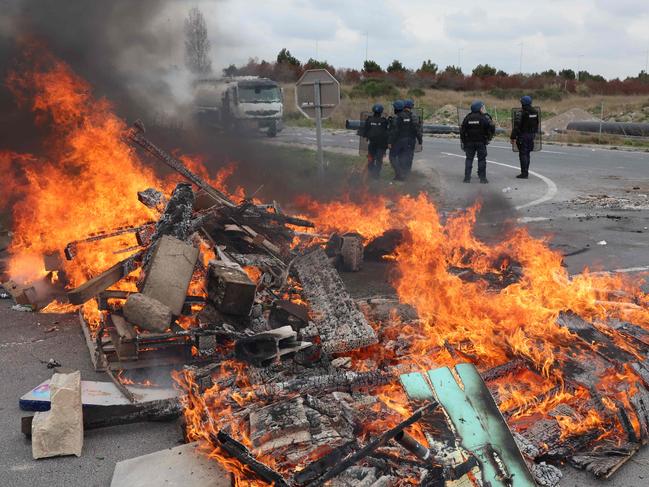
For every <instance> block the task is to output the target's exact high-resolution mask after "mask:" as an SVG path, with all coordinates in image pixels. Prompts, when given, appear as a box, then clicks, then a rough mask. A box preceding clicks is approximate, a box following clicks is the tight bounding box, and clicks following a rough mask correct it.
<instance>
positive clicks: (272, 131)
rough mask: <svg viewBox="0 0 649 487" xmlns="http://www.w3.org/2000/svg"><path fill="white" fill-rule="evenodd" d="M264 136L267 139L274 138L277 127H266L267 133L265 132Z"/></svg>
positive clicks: (274, 125)
mask: <svg viewBox="0 0 649 487" xmlns="http://www.w3.org/2000/svg"><path fill="white" fill-rule="evenodd" d="M266 135H267V136H268V137H276V136H277V125H276V124H273V125H271V126H270V127H268V131H267V132H266Z"/></svg>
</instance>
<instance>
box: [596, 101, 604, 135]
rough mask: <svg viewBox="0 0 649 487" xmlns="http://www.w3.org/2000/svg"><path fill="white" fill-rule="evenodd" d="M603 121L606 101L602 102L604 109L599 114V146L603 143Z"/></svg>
mask: <svg viewBox="0 0 649 487" xmlns="http://www.w3.org/2000/svg"><path fill="white" fill-rule="evenodd" d="M603 121H604V101H602V109H601V110H600V113H599V138H598V139H597V143H598V144H601V143H602V122H603Z"/></svg>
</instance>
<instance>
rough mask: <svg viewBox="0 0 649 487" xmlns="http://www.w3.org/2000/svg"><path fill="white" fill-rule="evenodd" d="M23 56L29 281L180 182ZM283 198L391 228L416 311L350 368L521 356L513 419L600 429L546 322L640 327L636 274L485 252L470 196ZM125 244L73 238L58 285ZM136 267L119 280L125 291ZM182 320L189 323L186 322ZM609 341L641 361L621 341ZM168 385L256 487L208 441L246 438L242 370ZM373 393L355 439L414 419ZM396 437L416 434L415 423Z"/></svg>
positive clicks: (333, 216)
mask: <svg viewBox="0 0 649 487" xmlns="http://www.w3.org/2000/svg"><path fill="white" fill-rule="evenodd" d="M26 56H27V61H28V63H27V65H29V66H31V67H29V68H27V69H21V70H16V71H14V72H13V73H12V74H11V75H10V76H9V78H8V79H7V84H8V86H9V88H10V89H11V91H12V92H13V93H14V95H15V96H16V99H17V100H18V101H19V102H20V103H21V104H22V105H23V106H25V107H27V108H29V109H30V110H32V111H33V112H34V115H35V118H36V120H37V122H38V123H39V124H41V125H43V126H45V127H47V128H48V129H49V130H50V135H49V138H48V140H47V143H46V144H44V147H45V149H44V150H43V153H42V154H39V155H33V154H19V153H15V152H9V151H4V152H0V185H2V187H3V190H5V191H7V192H8V194H10V197H9V198H8V199H7V200H6V201H3V202H2V203H3V205H10V207H11V208H12V218H13V233H14V237H13V240H12V243H11V247H10V253H11V263H10V269H9V274H10V275H12V276H14V277H19V278H21V279H22V280H23V281H25V282H29V281H34V280H36V279H39V278H41V277H43V276H45V275H46V272H45V268H44V265H43V256H44V255H45V254H49V253H52V252H60V251H61V249H63V248H64V247H65V246H66V245H67V244H68V243H69V242H71V241H75V240H77V239H79V238H82V237H83V236H85V235H90V234H93V233H98V232H102V231H109V230H111V229H114V228H120V227H129V226H139V225H141V224H142V223H144V222H148V221H156V220H157V217H158V216H159V215H158V213H157V211H156V210H151V209H148V208H147V207H145V206H144V205H142V204H141V203H139V202H138V201H137V198H136V197H135V195H136V194H137V192H138V191H141V190H144V189H146V188H149V187H153V188H158V189H160V190H162V191H164V192H165V194H167V195H169V194H170V192H171V190H172V188H173V186H174V184H175V183H176V182H177V181H178V177H175V176H172V177H168V178H165V179H161V178H160V177H159V176H158V175H157V174H156V173H155V171H154V170H153V169H152V168H150V167H148V166H146V165H145V164H143V163H142V162H141V161H140V159H139V158H138V156H137V153H136V152H135V151H134V150H133V149H132V148H131V147H130V146H129V145H128V144H126V143H125V142H124V140H123V134H124V131H125V130H127V127H126V125H125V123H124V122H123V121H122V120H120V119H119V118H118V117H117V116H116V115H115V114H114V113H113V111H112V108H111V105H110V103H109V102H108V101H107V100H105V99H95V98H93V96H92V95H91V90H90V87H89V86H88V85H87V83H86V82H85V81H84V80H82V79H81V78H79V77H78V76H76V75H75V74H74V73H73V72H72V71H71V70H70V69H69V67H68V66H67V65H65V64H64V63H63V62H61V61H59V60H57V59H54V58H53V57H52V56H50V55H47V54H43V53H42V52H41V53H39V54H36V52H35V51H34V50H33V49H31V50H28V52H27V55H26ZM184 162H185V163H186V164H187V165H188V166H189V167H190V168H191V169H192V170H194V171H196V172H197V173H198V174H200V175H201V176H203V177H205V178H206V179H207V180H209V181H210V182H211V183H212V184H213V185H215V186H216V187H218V188H219V189H222V190H223V191H227V190H226V188H225V182H226V180H227V179H228V178H229V177H230V176H231V174H232V171H233V166H228V167H227V168H226V169H224V170H222V171H221V172H219V173H218V174H217V175H216V176H211V175H210V173H209V172H208V171H207V170H206V169H205V167H204V165H203V160H202V158H200V157H198V156H192V157H189V158H184ZM228 194H230V195H232V198H233V199H235V200H242V199H243V198H244V191H243V189H241V188H237V189H235V190H234V191H233V192H231V193H228ZM295 207H296V208H299V209H301V211H303V212H304V213H305V214H306V215H307V217H308V218H310V219H311V220H313V221H314V222H315V223H316V225H317V227H316V231H318V232H321V231H324V232H338V233H345V232H358V233H360V234H361V235H363V237H364V238H365V239H366V240H368V241H369V240H371V239H373V238H375V237H378V236H380V235H381V234H383V233H384V232H385V231H386V230H389V229H393V228H399V229H403V230H404V239H403V241H402V242H401V243H400V244H399V245H398V247H397V248H396V250H395V252H394V253H393V254H391V255H390V259H391V260H392V261H393V262H394V266H395V269H396V272H395V273H394V278H393V280H394V282H393V284H394V287H395V289H396V291H397V295H398V297H399V300H400V302H401V303H405V304H409V305H411V306H413V307H414V308H415V309H416V311H417V313H418V317H419V319H418V320H416V321H413V322H410V323H401V322H399V321H398V320H397V319H396V318H395V319H393V320H392V323H389V324H386V325H378V324H376V325H375V326H376V328H377V331H378V332H379V334H380V335H381V338H382V339H381V344H380V345H375V346H373V347H369V348H368V349H366V350H360V351H357V352H355V353H354V354H351V356H352V368H354V369H356V370H371V369H372V368H377V367H383V366H388V365H403V366H407V367H411V368H412V369H419V370H422V371H423V370H426V369H429V368H433V367H438V366H442V365H449V366H450V365H454V364H456V363H458V362H461V361H471V362H473V363H475V364H476V365H477V366H478V367H479V368H480V369H481V370H485V369H488V368H491V367H494V366H497V365H501V364H504V363H506V362H508V361H510V360H512V359H514V358H521V359H524V360H525V362H526V363H529V364H532V365H533V368H534V369H535V370H536V371H537V372H538V373H536V374H534V373H532V372H529V373H523V374H521V375H519V376H517V379H516V380H517V382H516V383H515V384H506V383H504V382H501V383H499V384H497V394H496V396H497V397H498V401H499V406H500V408H501V410H503V411H504V412H506V413H509V414H511V415H512V417H513V418H514V419H520V418H531V417H536V416H537V415H538V416H547V415H548V413H549V412H550V411H552V409H553V408H555V407H556V406H557V405H559V404H567V405H570V406H571V407H572V408H573V409H574V410H575V413H576V415H577V420H576V419H575V418H574V417H572V416H565V415H561V414H559V415H556V416H555V417H556V418H557V422H558V424H559V426H560V427H561V431H562V436H564V435H565V436H566V437H567V436H570V435H574V434H579V433H581V432H583V431H591V430H595V431H598V432H600V433H602V434H605V431H603V428H605V427H608V426H607V425H605V424H604V421H603V419H602V417H601V416H600V414H599V413H598V412H595V411H593V410H589V411H583V410H581V409H582V407H583V405H584V404H586V403H587V402H588V401H589V400H590V399H591V397H590V392H589V391H587V390H586V389H582V388H576V389H574V390H573V389H571V388H569V387H566V378H565V377H563V373H562V367H561V365H562V363H563V361H565V360H567V358H569V357H572V356H573V354H574V348H575V347H574V345H575V343H576V342H577V341H578V340H579V338H577V337H575V336H573V335H572V334H571V333H570V332H569V331H568V330H567V329H565V328H562V327H560V326H559V325H558V324H557V318H558V317H559V315H560V313H562V312H567V311H571V312H573V313H575V314H577V315H579V316H580V317H582V318H584V319H585V320H587V321H590V322H594V323H598V322H600V321H601V322H604V321H605V320H607V319H610V318H619V319H623V320H628V321H632V322H633V323H634V324H637V325H639V326H642V327H644V328H646V329H648V330H649V296H648V295H647V294H645V293H643V292H642V291H641V289H640V286H639V285H638V283H637V282H633V281H631V280H629V279H628V278H623V277H621V276H609V275H605V274H597V273H591V272H589V271H588V270H586V271H585V272H584V273H582V274H580V275H578V276H572V277H571V276H569V275H568V273H567V271H566V269H565V268H564V267H562V256H561V255H560V254H559V253H557V252H554V251H552V250H551V249H550V248H549V246H548V242H547V241H546V240H544V239H536V238H533V237H531V236H530V235H529V234H528V233H527V231H526V230H525V229H522V228H519V229H515V230H513V231H512V232H511V233H510V234H509V235H505V236H503V239H502V241H500V242H499V243H497V244H494V245H488V244H486V243H485V242H482V241H480V240H479V239H478V238H477V237H476V236H475V234H474V231H473V229H474V226H475V223H476V218H477V214H478V212H479V210H480V207H479V205H475V206H473V207H472V208H469V209H467V210H466V211H460V212H457V213H455V214H453V215H451V216H449V217H448V218H446V219H445V220H444V219H443V218H442V217H441V216H440V214H439V213H438V211H437V208H436V206H435V204H434V203H433V202H432V201H431V200H430V199H429V198H428V197H427V196H426V195H423V194H421V195H418V196H400V197H397V198H396V199H395V200H394V201H392V200H391V199H389V198H387V197H385V196H371V195H369V194H361V195H359V196H358V197H357V198H355V200H352V199H350V198H347V199H343V200H341V201H337V202H329V203H319V202H316V201H314V200H312V199H310V198H308V197H303V198H300V199H299V200H298V201H296V202H295ZM134 246H136V242H135V238H134V236H133V234H122V235H119V236H116V237H112V238H110V239H107V240H100V241H95V242H88V243H81V244H79V246H78V253H77V255H76V257H75V258H74V260H72V261H66V262H65V263H64V266H63V269H61V270H62V271H63V272H64V273H65V275H66V277H67V279H68V282H69V285H70V286H77V285H79V284H81V283H83V282H84V281H86V280H87V279H88V278H91V277H92V276H95V275H97V274H99V273H100V272H102V271H104V270H105V269H107V268H108V267H110V266H111V265H113V264H115V263H116V262H118V261H119V260H122V259H124V258H125V257H127V256H128V255H129V252H124V253H118V254H116V253H115V250H116V249H129V248H132V247H134ZM208 247H209V246H207V245H204V244H203V245H202V263H203V264H204V265H207V263H208V262H209V260H210V259H211V258H214V257H215V256H214V254H213V253H211V251H209V249H208ZM130 252H133V251H132V250H131V251H130ZM246 271H247V272H249V274H250V276H251V278H253V279H255V280H256V279H257V278H258V277H259V276H258V274H257V271H256V270H254V269H252V268H249V269H246ZM201 272H204V270H198V271H197V274H196V276H195V279H194V280H193V282H192V287H191V289H190V293H191V294H196V295H200V296H204V295H205V290H204V288H203V287H202V282H204V279H203V275H202V274H201ZM462 273H469V275H478V276H488V277H489V279H493V280H495V281H497V282H498V283H505V285H504V286H499V289H498V290H494V289H492V288H490V286H489V284H488V282H487V281H488V279H487V280H485V279H482V278H480V279H474V280H470V279H465V278H463V276H462ZM136 274H137V273H134V275H133V278H132V279H130V280H124V281H122V282H121V283H120V284H119V287H120V288H124V289H128V290H131V291H132V290H135V289H136V287H135V276H136ZM512 276H513V278H512ZM287 297H289V298H290V299H292V300H293V301H295V302H298V299H299V297H298V296H295V295H292V294H291V295H289V296H287ZM60 306H61V305H60V303H55V304H52V305H50V307H48V309H47V310H48V311H54V310H60V309H62V308H61V307H60ZM100 313H101V312H100V311H99V310H98V308H97V303H95V302H89V303H87V304H86V305H85V306H84V316H86V317H87V318H86V319H90V320H97V321H98V320H99V318H100ZM181 325H183V326H192V323H191V322H190V321H189V320H187V321H183V322H182V323H181ZM604 332H605V330H604ZM613 339H615V338H613ZM388 342H393V343H397V342H402V343H401V344H400V345H399V347H400V349H397V348H396V347H393V348H388V347H387V346H386V344H387V343H388ZM620 346H621V347H623V348H624V349H625V350H627V351H628V352H629V353H631V354H633V355H636V356H639V355H640V354H639V352H638V351H636V350H634V349H633V346H632V345H629V344H626V343H625V344H622V343H621V344H620ZM603 377H604V378H603V380H602V382H601V383H600V384H597V390H598V392H600V393H601V394H602V398H601V401H602V403H603V404H604V405H605V407H606V408H609V409H610V410H611V411H615V410H617V409H616V408H618V405H622V406H623V407H625V408H626V409H628V410H632V408H630V407H629V405H630V402H629V401H630V400H629V396H630V395H632V394H633V393H634V391H635V389H636V388H637V386H636V384H638V383H640V380H641V379H640V378H639V377H638V376H637V375H636V373H635V372H634V371H633V370H632V369H630V368H626V369H625V370H622V371H607V372H606V374H605V375H604V376H603ZM175 379H176V381H177V382H178V383H179V384H180V386H181V388H182V389H183V390H184V391H185V392H186V393H187V394H185V395H184V396H183V399H182V401H183V404H184V407H185V419H186V421H187V436H188V438H189V439H190V440H192V441H193V440H200V442H201V447H202V448H203V449H204V451H205V452H206V453H207V454H208V455H209V456H210V457H211V458H214V459H217V460H218V461H219V462H221V463H222V464H223V465H224V466H225V468H227V469H228V470H229V471H231V472H233V473H234V474H235V477H236V479H237V480H236V481H237V485H263V483H261V482H256V481H254V480H250V478H252V477H251V476H249V474H250V472H248V470H247V467H245V466H243V465H241V464H240V463H239V462H237V461H234V460H232V459H231V458H229V457H228V456H227V455H226V454H225V453H224V452H222V451H221V450H220V449H219V447H218V446H217V445H215V442H214V435H216V433H217V432H218V431H220V430H221V429H223V428H227V429H228V430H229V432H230V434H231V435H232V436H233V437H235V438H237V439H238V440H239V441H241V442H242V443H243V444H245V445H246V446H248V447H249V448H251V447H252V445H251V442H250V440H249V438H248V431H247V427H246V421H245V417H243V415H240V414H238V413H240V411H241V410H242V409H244V408H245V407H246V406H248V405H250V404H251V403H252V402H253V401H256V399H257V398H256V397H255V395H254V392H252V390H253V388H252V387H251V386H250V383H249V382H248V378H247V374H246V370H245V365H244V364H241V363H238V362H234V361H228V362H224V363H223V364H222V366H221V369H220V370H219V371H218V372H217V373H215V374H214V380H215V385H214V386H213V387H211V388H210V389H208V390H207V391H205V392H204V393H199V391H198V386H197V384H195V383H194V382H193V381H192V378H191V375H189V374H188V373H177V374H175ZM372 392H373V393H374V394H375V395H376V396H377V397H378V398H379V400H380V401H381V405H379V406H377V411H378V410H379V408H380V409H381V410H382V411H385V408H387V409H388V410H390V411H392V412H394V414H389V415H383V416H382V417H381V418H379V419H378V420H377V421H376V422H375V423H373V424H371V425H367V427H366V431H364V432H363V433H364V434H365V435H369V434H373V433H376V432H379V431H384V430H385V429H386V428H388V427H390V426H393V425H394V424H396V423H397V422H398V421H400V420H401V419H403V418H405V417H406V416H408V415H409V414H410V413H411V412H412V409H411V407H410V405H409V404H408V400H407V398H406V396H405V394H404V393H403V391H402V390H401V388H400V387H399V386H398V385H397V384H390V385H388V386H384V387H381V388H379V389H378V390H376V391H372ZM629 420H630V422H631V425H632V427H633V428H634V429H635V430H636V432H639V423H638V420H637V418H635V417H633V415H631V417H630V418H629ZM409 432H410V433H411V434H413V435H415V436H416V437H417V439H418V440H419V441H422V442H425V438H424V435H423V432H422V431H421V429H420V427H418V426H414V427H412V428H410V430H409ZM259 459H260V460H261V461H263V462H265V463H267V464H268V465H269V466H271V467H274V466H276V465H278V460H277V458H275V457H273V456H271V455H265V456H261V457H260V458H259Z"/></svg>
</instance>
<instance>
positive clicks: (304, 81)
mask: <svg viewBox="0 0 649 487" xmlns="http://www.w3.org/2000/svg"><path fill="white" fill-rule="evenodd" d="M339 103H340V83H338V80H336V78H334V77H333V76H332V74H331V73H329V71H327V70H326V69H309V70H308V71H305V72H304V74H303V75H302V77H301V78H300V79H299V80H298V81H297V84H296V85H295V104H296V105H297V109H298V110H300V111H301V112H302V113H303V114H304V116H305V117H308V118H314V119H315V136H316V141H317V143H318V172H319V173H320V175H321V176H322V175H323V174H324V156H323V153H322V119H323V118H327V117H328V116H329V115H331V112H333V111H334V109H335V108H336V107H337V106H338V104H339Z"/></svg>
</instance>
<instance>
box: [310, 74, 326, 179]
mask: <svg viewBox="0 0 649 487" xmlns="http://www.w3.org/2000/svg"><path fill="white" fill-rule="evenodd" d="M313 90H314V92H313V93H314V98H313V99H314V101H315V137H316V141H317V144H318V154H317V158H318V175H320V176H321V177H322V176H324V157H323V154H322V107H321V106H320V105H321V104H320V81H316V82H315V83H313Z"/></svg>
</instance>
